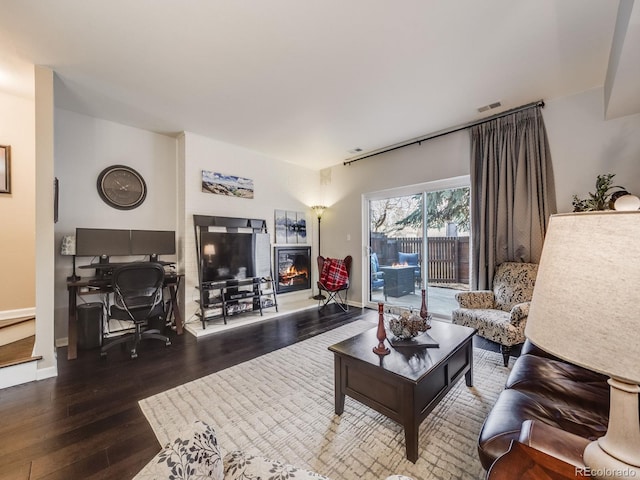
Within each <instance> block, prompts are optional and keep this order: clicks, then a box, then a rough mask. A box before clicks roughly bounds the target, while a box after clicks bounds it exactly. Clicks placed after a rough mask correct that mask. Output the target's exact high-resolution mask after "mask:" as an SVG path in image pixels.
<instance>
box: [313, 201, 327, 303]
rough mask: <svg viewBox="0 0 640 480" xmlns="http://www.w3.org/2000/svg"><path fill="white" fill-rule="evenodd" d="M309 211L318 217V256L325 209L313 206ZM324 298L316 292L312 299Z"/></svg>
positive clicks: (319, 292)
mask: <svg viewBox="0 0 640 480" xmlns="http://www.w3.org/2000/svg"><path fill="white" fill-rule="evenodd" d="M311 209H312V210H313V211H314V212H315V213H316V216H317V217H318V255H320V220H321V219H322V214H323V213H324V211H325V210H326V209H327V207H325V206H323V205H314V206H313V207H311ZM318 276H320V272H318ZM325 298H327V297H325V296H324V295H323V294H322V292H321V291H318V294H317V295H315V296H314V297H313V299H314V300H324V299H325Z"/></svg>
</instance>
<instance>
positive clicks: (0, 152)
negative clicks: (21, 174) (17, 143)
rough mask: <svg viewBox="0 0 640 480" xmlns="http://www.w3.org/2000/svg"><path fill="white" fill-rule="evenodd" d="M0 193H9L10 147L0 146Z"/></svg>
mask: <svg viewBox="0 0 640 480" xmlns="http://www.w3.org/2000/svg"><path fill="white" fill-rule="evenodd" d="M0 193H11V147H10V146H9V145H0Z"/></svg>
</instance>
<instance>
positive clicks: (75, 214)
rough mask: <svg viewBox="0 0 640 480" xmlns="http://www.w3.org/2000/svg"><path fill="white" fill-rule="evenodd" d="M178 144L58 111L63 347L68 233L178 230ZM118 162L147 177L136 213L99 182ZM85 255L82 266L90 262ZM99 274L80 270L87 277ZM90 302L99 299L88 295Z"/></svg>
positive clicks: (58, 312)
mask: <svg viewBox="0 0 640 480" xmlns="http://www.w3.org/2000/svg"><path fill="white" fill-rule="evenodd" d="M176 148H177V141H176V139H175V138H173V137H169V136H166V135H160V134H156V133H153V132H149V131H147V130H141V129H138V128H133V127H129V126H126V125H121V124H119V123H114V122H109V121H107V120H101V119H97V118H93V117H88V116H85V115H80V114H77V113H74V112H70V111H67V110H62V109H56V110H55V176H56V177H57V178H58V180H59V184H60V196H59V210H58V219H59V220H58V223H57V224H56V226H55V232H56V234H55V249H54V252H55V258H56V275H55V277H56V278H55V284H56V296H55V298H56V300H55V305H56V306H55V332H56V339H57V341H58V342H57V343H58V344H64V342H65V341H66V336H67V315H68V309H67V301H68V296H67V289H66V277H67V276H68V275H70V274H71V270H72V267H71V258H70V257H63V256H62V255H60V242H61V239H62V236H63V235H68V234H73V233H74V232H75V229H76V227H85V228H115V229H143V230H175V229H176V225H177V207H176V199H177V190H176V188H177V180H176V178H177V173H178V171H177V161H176ZM114 164H122V165H127V166H130V167H133V168H134V169H135V170H137V171H138V172H139V173H140V174H141V175H142V177H143V178H144V179H145V182H146V184H147V190H148V192H147V197H146V199H145V201H144V203H143V204H142V205H140V206H139V207H138V208H135V209H133V210H118V209H115V208H112V207H110V206H109V205H107V204H106V203H105V202H103V201H102V199H101V198H100V196H99V195H98V190H97V187H96V181H97V178H98V175H99V174H100V172H101V171H102V170H103V169H104V168H106V167H108V166H110V165H114ZM91 260H92V259H91V258H89V257H79V258H78V259H77V265H82V264H87V263H90V261H91ZM93 272H94V271H93V270H80V269H78V270H77V274H78V275H81V276H89V275H92V274H93ZM83 300H85V301H96V299H95V298H91V297H83Z"/></svg>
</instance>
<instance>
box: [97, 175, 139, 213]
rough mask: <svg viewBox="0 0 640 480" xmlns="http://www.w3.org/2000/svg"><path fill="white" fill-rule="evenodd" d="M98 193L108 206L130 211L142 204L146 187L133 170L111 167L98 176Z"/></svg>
mask: <svg viewBox="0 0 640 480" xmlns="http://www.w3.org/2000/svg"><path fill="white" fill-rule="evenodd" d="M98 193H99V194H100V198H102V200H104V201H105V202H106V203H107V204H108V205H111V206H112V207H114V208H118V209H120V210H131V209H133V208H136V207H137V206H139V205H140V204H141V203H142V202H144V199H145V198H146V196H147V185H146V183H145V182H144V179H143V178H142V176H141V175H140V174H139V173H138V172H136V171H135V170H134V169H133V168H131V167H127V166H125V165H112V166H110V167H107V168H105V169H104V170H103V171H102V172H100V175H98Z"/></svg>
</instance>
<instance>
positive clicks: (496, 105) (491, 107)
mask: <svg viewBox="0 0 640 480" xmlns="http://www.w3.org/2000/svg"><path fill="white" fill-rule="evenodd" d="M501 106H502V103H500V102H494V103H490V104H489V105H485V106H484V107H480V108H479V109H478V112H479V113H482V112H486V111H487V110H493V109H494V108H498V107H501Z"/></svg>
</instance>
